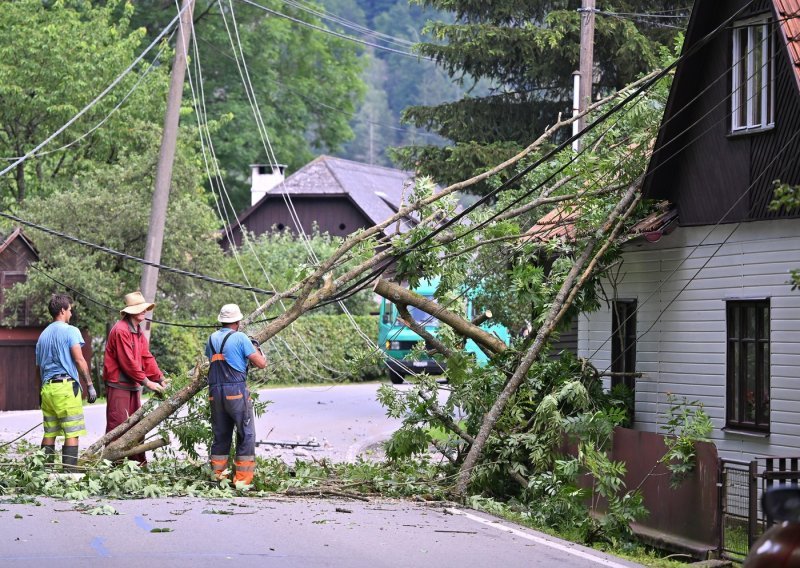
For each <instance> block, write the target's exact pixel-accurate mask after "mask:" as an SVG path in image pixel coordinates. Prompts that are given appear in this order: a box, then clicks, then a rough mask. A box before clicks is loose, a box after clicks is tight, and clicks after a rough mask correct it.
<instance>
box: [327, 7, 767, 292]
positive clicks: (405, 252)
mask: <svg viewBox="0 0 800 568" xmlns="http://www.w3.org/2000/svg"><path fill="white" fill-rule="evenodd" d="M752 2H753V0H750V1H749V2H747V3H746V4H745V5H744V6H742V7H741V8H740V9H739V10H737V11H736V12H735V13H734V14H732V15H731V16H730V17H728V18H727V19H726V20H725V21H724V22H722V23H721V24H720V25H719V26H717V27H716V28H715V29H713V30H712V31H710V32H709V33H708V34H706V35H705V36H703V37H702V38H701V39H700V40H698V41H697V42H696V43H695V44H693V45H692V46H691V47H690V48H689V49H688V50H687V51H686V53H683V54H682V55H681V56H680V57H678V58H676V59H675V61H673V62H672V63H671V64H670V65H668V66H667V67H665V68H664V69H663V70H661V71H660V72H659V73H657V74H656V75H655V76H654V77H653V78H651V79H649V80H648V81H646V82H645V83H644V84H643V85H642V86H641V87H640V88H638V89H637V90H636V91H634V92H633V93H631V94H630V95H628V96H626V97H625V98H624V99H623V100H622V101H620V102H619V103H617V104H616V105H613V106H612V108H611V109H609V110H608V111H606V112H605V113H603V114H602V115H601V116H600V117H598V118H597V119H596V120H594V121H593V122H592V123H591V124H589V125H587V126H586V127H585V128H584V129H583V130H581V131H580V132H578V133H577V134H573V135H572V136H570V137H569V138H568V139H567V140H566V141H564V142H562V143H561V144H559V145H558V146H557V147H555V148H553V149H551V150H550V151H549V152H547V153H546V154H545V155H544V156H542V157H541V158H539V159H537V160H535V161H534V163H532V164H531V165H529V166H527V167H525V168H523V170H521V171H520V172H518V173H517V174H515V175H514V176H512V177H511V178H510V179H508V180H506V181H505V182H503V184H501V185H500V186H499V187H497V188H495V189H493V190H491V191H490V192H488V193H487V194H486V195H484V196H483V197H481V198H480V199H479V200H477V201H476V202H475V203H474V204H472V205H470V206H469V207H467V208H465V209H464V210H463V211H461V212H460V213H458V214H456V215H455V216H454V217H452V218H451V219H448V220H447V221H445V222H444V223H442V224H441V225H439V226H438V227H437V228H436V229H433V230H432V231H431V232H430V233H428V234H427V235H425V236H424V237H422V238H421V239H419V240H418V241H416V242H414V243H412V244H411V245H409V246H408V247H407V248H406V249H404V250H403V251H400V252H399V253H397V254H395V255H393V256H392V257H390V258H389V259H387V261H386V263H384V264H383V265H382V266H379V267H378V268H376V269H374V270H372V271H371V272H370V273H369V274H367V275H366V276H364V277H362V278H361V279H359V280H358V281H357V282H356V283H355V284H352V285H351V286H349V287H348V288H347V289H345V290H344V291H342V294H347V293H348V292H349V291H351V290H354V289H357V288H358V287H360V286H363V285H364V284H365V282H369V281H371V280H372V279H374V278H375V277H376V276H377V275H379V274H381V273H382V272H383V271H385V270H386V269H387V268H388V267H389V266H390V265H391V264H393V263H395V262H397V260H399V259H400V258H402V257H404V256H407V255H408V254H409V253H410V252H412V251H413V250H415V249H417V248H419V247H420V246H421V245H422V244H424V243H425V242H427V241H429V240H431V239H432V238H433V237H435V236H436V235H438V234H440V233H441V232H442V231H444V230H445V229H447V228H449V227H450V226H452V225H453V224H455V223H456V222H458V221H459V220H461V219H462V218H464V217H465V216H466V215H468V214H469V213H471V212H472V211H474V210H475V209H477V207H478V206H480V205H482V204H484V203H486V202H487V201H488V200H489V199H490V198H492V197H494V196H495V195H496V194H497V193H499V192H500V191H504V190H506V189H508V187H510V186H511V185H512V184H514V183H516V182H517V181H518V180H519V179H521V178H522V177H523V176H524V175H527V174H528V173H529V172H531V171H533V170H534V169H535V168H537V167H539V166H540V165H541V164H543V163H546V162H547V161H548V160H550V159H551V158H552V157H553V156H555V155H556V154H557V153H558V152H561V151H562V150H563V149H564V148H566V147H569V146H570V145H571V144H572V142H573V141H574V140H577V139H579V138H580V137H582V136H585V135H586V134H587V133H589V132H590V131H592V130H593V129H594V128H596V127H597V126H598V125H600V124H602V123H603V122H605V121H606V120H607V119H608V118H610V117H611V116H612V115H613V114H615V113H616V112H618V111H619V110H621V109H622V108H624V106H625V105H626V104H627V103H628V102H630V101H631V100H633V99H634V98H636V97H637V96H638V95H639V94H641V93H643V92H644V91H645V90H647V89H649V88H650V87H651V86H652V85H654V84H655V83H656V82H657V81H659V80H660V79H662V78H663V77H664V76H666V74H667V73H668V72H670V71H671V70H672V69H673V68H675V67H676V66H677V65H678V63H680V62H681V61H683V60H685V59H687V58H688V57H690V56H692V55H694V53H696V52H697V51H698V50H699V49H700V48H702V47H703V46H705V45H706V44H707V43H708V42H710V41H711V40H712V39H713V38H714V37H716V35H717V34H718V33H720V32H721V31H722V30H724V29H726V28H727V26H728V25H729V24H730V22H732V21H734V20H735V19H736V18H738V17H739V15H740V14H741V13H742V12H744V11H745V10H746V9H747V8H748V7H749V6H750V4H752ZM535 190H536V188H534V189H533V190H529V191H527V192H525V193H524V194H523V197H525V196H527V195H530V194H532V192H533V191H535ZM329 301H330V300H329ZM326 303H327V302H323V303H320V306H322V305H325V304H326Z"/></svg>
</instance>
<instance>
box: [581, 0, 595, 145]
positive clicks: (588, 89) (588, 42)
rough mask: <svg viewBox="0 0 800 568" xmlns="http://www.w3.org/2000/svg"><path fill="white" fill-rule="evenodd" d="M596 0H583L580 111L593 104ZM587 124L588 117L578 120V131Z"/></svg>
mask: <svg viewBox="0 0 800 568" xmlns="http://www.w3.org/2000/svg"><path fill="white" fill-rule="evenodd" d="M594 1H595V0H581V9H580V13H581V53H580V66H579V69H578V70H579V72H580V99H579V101H578V102H579V106H578V109H579V112H583V111H585V110H586V108H587V107H588V106H589V105H590V104H592V77H593V75H594V14H595V7H594ZM584 126H586V119H585V118H584V117H581V118H580V119H579V121H578V131H581V130H583V128H584Z"/></svg>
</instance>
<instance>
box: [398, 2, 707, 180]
mask: <svg viewBox="0 0 800 568" xmlns="http://www.w3.org/2000/svg"><path fill="white" fill-rule="evenodd" d="M413 1H415V2H417V3H419V4H422V5H424V6H427V7H432V8H436V9H438V10H441V11H443V12H450V13H452V14H453V16H454V18H455V20H454V21H453V23H444V22H431V23H429V25H428V31H429V32H431V34H432V35H433V36H434V37H435V38H436V39H437V40H438V42H439V43H421V44H419V46H418V47H419V51H420V53H422V54H424V55H427V56H429V57H432V58H434V59H435V60H436V61H437V63H438V64H439V65H440V66H441V67H443V68H444V69H445V70H446V71H447V72H448V73H449V74H450V76H451V77H452V78H453V79H455V80H457V81H460V82H462V83H468V82H476V81H478V80H480V79H485V80H489V81H491V83H492V85H493V86H494V88H493V92H492V93H491V94H489V95H488V96H469V95H467V96H465V97H463V98H462V99H461V100H458V101H455V102H451V103H446V104H441V105H437V106H412V107H409V108H408V109H406V111H405V112H404V115H403V119H404V121H405V122H406V123H409V124H412V125H414V126H416V127H418V128H425V129H427V130H429V131H432V132H435V133H437V134H439V135H440V136H442V137H444V138H446V139H448V140H450V141H452V144H451V145H449V146H445V147H441V146H433V145H417V146H407V147H404V148H399V149H396V150H395V151H394V152H393V157H394V159H395V160H396V161H398V162H400V163H401V164H402V165H403V167H406V168H411V169H416V170H417V171H419V172H421V173H424V174H427V175H431V176H433V178H434V179H435V180H436V181H437V182H439V183H442V184H449V183H454V182H456V181H458V180H461V179H465V178H468V177H470V176H472V175H474V174H476V173H479V172H481V171H485V170H486V169H487V168H489V167H491V166H492V165H494V164H497V163H500V162H501V161H503V160H505V159H507V158H508V157H510V156H512V155H514V154H515V153H516V152H518V151H519V150H520V149H521V148H523V147H524V146H526V145H527V144H529V143H530V142H531V141H532V140H534V139H535V138H536V137H537V136H538V135H539V134H540V133H541V132H542V130H544V128H546V126H547V125H548V124H552V123H553V122H555V120H556V119H557V117H558V113H565V114H567V113H569V112H571V110H570V109H571V106H572V73H573V71H575V70H576V69H577V68H578V63H579V45H580V13H579V12H578V8H580V5H581V2H580V1H579V0H566V1H565V0H561V1H559V0H505V1H502V2H485V1H483V0H413ZM690 5H691V1H690V0H640V1H632V0H631V1H628V0H621V1H618V2H616V3H615V4H614V5H613V6H614V8H613V9H612V8H611V5H610V4H606V5H605V6H602V11H601V12H600V13H598V14H597V15H596V18H595V30H596V31H595V46H594V60H595V73H594V75H595V76H594V93H595V95H602V94H606V93H608V92H610V91H613V90H616V89H619V88H621V87H623V86H624V85H626V84H628V83H630V82H631V81H632V80H634V79H635V78H636V76H637V75H639V74H640V73H642V72H645V71H648V70H651V69H652V68H653V67H654V66H655V64H656V61H657V56H658V53H659V50H660V49H661V46H664V45H669V44H671V42H673V41H674V39H675V37H676V36H677V34H678V33H679V32H680V31H681V28H682V26H683V25H685V23H686V21H687V16H688V12H689V6H690Z"/></svg>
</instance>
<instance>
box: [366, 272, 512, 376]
mask: <svg viewBox="0 0 800 568" xmlns="http://www.w3.org/2000/svg"><path fill="white" fill-rule="evenodd" d="M438 284H439V280H438V278H437V279H433V280H422V281H420V283H419V285H418V286H417V287H416V288H414V289H413V291H414V292H415V293H416V294H419V295H420V296H422V297H424V298H426V299H428V300H434V294H435V292H436V287H437V286H438ZM466 304H467V305H466V313H465V314H463V315H464V317H465V318H466V319H467V320H471V319H472V318H473V314H472V300H471V299H470V298H469V297H467V303H466ZM408 312H409V314H410V315H411V317H413V318H414V320H415V321H416V322H417V323H419V324H420V325H424V326H425V331H427V332H429V333H430V334H431V335H433V336H436V335H438V332H439V327H440V326H441V325H444V324H442V323H441V322H440V321H439V320H437V319H436V318H434V317H433V316H431V315H430V314H428V313H426V312H424V311H423V310H420V309H419V308H415V307H414V306H408ZM379 317H380V319H379V324H378V346H379V347H380V348H381V349H382V350H383V351H384V353H385V354H386V366H387V374H388V376H389V379H390V380H391V381H392V382H393V383H395V384H399V383H402V382H403V381H404V379H405V377H406V376H408V375H411V374H415V373H427V374H429V375H440V374H442V373H443V372H444V371H445V369H446V368H447V364H446V363H445V362H444V361H441V362H440V361H436V360H435V359H433V358H432V357H429V356H427V355H423V356H422V358H420V359H416V360H410V359H406V356H407V355H408V354H409V353H410V352H411V350H412V349H413V348H414V346H415V345H417V344H418V343H419V342H420V341H422V340H423V339H422V337H420V336H419V335H417V334H416V333H415V332H414V331H412V330H411V329H409V328H408V327H406V326H405V325H403V324H402V323H400V321H398V313H397V308H396V307H395V305H394V304H392V303H391V302H390V301H388V300H386V298H382V299H381V306H380V311H379ZM481 328H483V329H485V330H487V331H489V332H490V333H494V334H495V335H496V336H497V337H499V338H500V339H501V340H502V341H504V342H506V343H508V341H509V334H508V330H507V329H506V328H505V327H503V326H501V325H488V324H484V325H482V326H481ZM426 347H427V346H426ZM464 350H465V351H466V352H468V353H471V354H472V355H473V356H474V357H475V359H476V361H477V362H478V363H479V364H481V365H483V364H486V362H487V361H488V360H489V358H488V357H487V356H486V354H485V353H484V352H483V351H482V350H481V349H479V348H478V346H477V345H476V344H475V342H474V341H472V340H471V339H468V340H467V342H466V344H465V346H464Z"/></svg>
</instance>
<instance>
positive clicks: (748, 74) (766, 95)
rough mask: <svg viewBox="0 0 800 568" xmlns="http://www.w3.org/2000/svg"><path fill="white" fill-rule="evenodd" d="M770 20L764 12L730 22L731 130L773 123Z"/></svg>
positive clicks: (759, 126) (772, 42)
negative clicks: (749, 18) (731, 48)
mask: <svg viewBox="0 0 800 568" xmlns="http://www.w3.org/2000/svg"><path fill="white" fill-rule="evenodd" d="M771 30H772V22H771V21H770V20H769V18H767V17H766V16H764V17H760V18H755V19H751V20H746V21H743V22H737V23H736V24H735V25H734V26H733V60H732V62H731V68H732V74H731V75H732V79H733V80H732V84H731V131H733V132H736V131H742V130H752V129H761V128H770V127H772V126H774V125H775V116H774V110H775V85H774V83H775V65H774V63H773V59H774V58H773V55H774V49H775V47H774V41H773V34H772V33H771Z"/></svg>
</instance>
